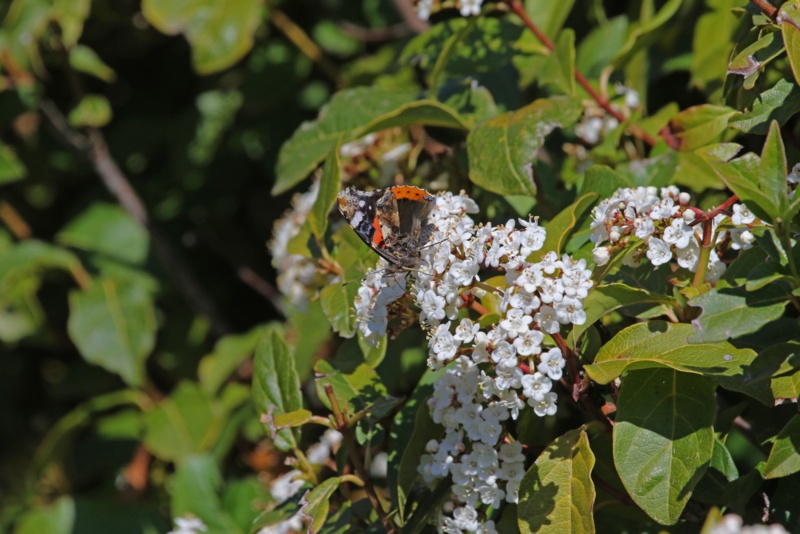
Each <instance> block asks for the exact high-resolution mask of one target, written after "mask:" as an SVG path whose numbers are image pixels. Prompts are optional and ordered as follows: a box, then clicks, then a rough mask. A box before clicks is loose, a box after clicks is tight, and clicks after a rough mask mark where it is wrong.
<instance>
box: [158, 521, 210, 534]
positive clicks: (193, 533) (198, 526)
mask: <svg viewBox="0 0 800 534" xmlns="http://www.w3.org/2000/svg"><path fill="white" fill-rule="evenodd" d="M207 531H208V527H207V526H206V525H205V523H203V521H202V519H200V518H197V517H176V518H175V530H171V531H169V532H168V533H167V534H199V533H200V532H207Z"/></svg>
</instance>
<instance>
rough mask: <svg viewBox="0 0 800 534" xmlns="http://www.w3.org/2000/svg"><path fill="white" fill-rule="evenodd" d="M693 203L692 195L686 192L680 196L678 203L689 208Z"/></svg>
mask: <svg viewBox="0 0 800 534" xmlns="http://www.w3.org/2000/svg"><path fill="white" fill-rule="evenodd" d="M691 201H692V195H690V194H689V193H687V192H686V191H684V192H682V193H681V194H680V195H678V203H679V204H680V205H681V206H688V205H689V202H691Z"/></svg>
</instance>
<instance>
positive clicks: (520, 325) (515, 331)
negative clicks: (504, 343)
mask: <svg viewBox="0 0 800 534" xmlns="http://www.w3.org/2000/svg"><path fill="white" fill-rule="evenodd" d="M531 322H533V317H531V316H530V315H525V314H524V313H523V312H522V310H520V309H519V308H512V309H511V310H510V311H509V312H508V313H507V314H506V318H505V319H504V320H502V321H500V328H502V329H503V330H505V332H506V333H507V334H508V337H510V338H511V339H514V338H516V337H517V336H519V335H521V334H524V333H525V332H527V331H528V330H529V328H530V327H529V326H528V325H529V324H531Z"/></svg>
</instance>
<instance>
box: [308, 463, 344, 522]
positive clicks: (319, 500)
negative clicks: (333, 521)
mask: <svg viewBox="0 0 800 534" xmlns="http://www.w3.org/2000/svg"><path fill="white" fill-rule="evenodd" d="M339 484H341V479H340V478H339V477H331V478H328V479H325V480H324V481H323V482H322V483H320V484H319V485H318V486H317V487H315V488H314V489H312V490H310V491H308V493H306V494H305V496H304V497H303V514H304V515H305V516H306V517H309V518H311V523H310V524H309V525H308V534H316V533H317V532H319V531H320V530H321V529H322V527H324V526H325V521H326V520H327V519H328V512H330V509H331V503H330V499H331V496H332V495H333V492H334V491H336V489H337V488H338V487H339Z"/></svg>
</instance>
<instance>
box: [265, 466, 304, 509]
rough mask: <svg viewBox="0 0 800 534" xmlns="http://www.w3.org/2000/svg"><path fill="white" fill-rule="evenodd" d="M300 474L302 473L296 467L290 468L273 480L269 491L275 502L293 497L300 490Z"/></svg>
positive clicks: (301, 482) (301, 481)
mask: <svg viewBox="0 0 800 534" xmlns="http://www.w3.org/2000/svg"><path fill="white" fill-rule="evenodd" d="M302 476H303V473H301V472H300V471H298V470H297V469H292V470H291V471H289V472H288V473H285V474H283V475H281V476H279V477H278V478H276V479H275V480H273V481H272V485H271V486H270V488H269V492H270V494H271V495H272V498H273V499H274V500H275V502H283V501H285V500H287V499H290V498H292V497H294V495H295V494H296V493H297V492H298V491H300V488H301V487H303V484H304V482H303V479H302V478H301V477H302Z"/></svg>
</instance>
